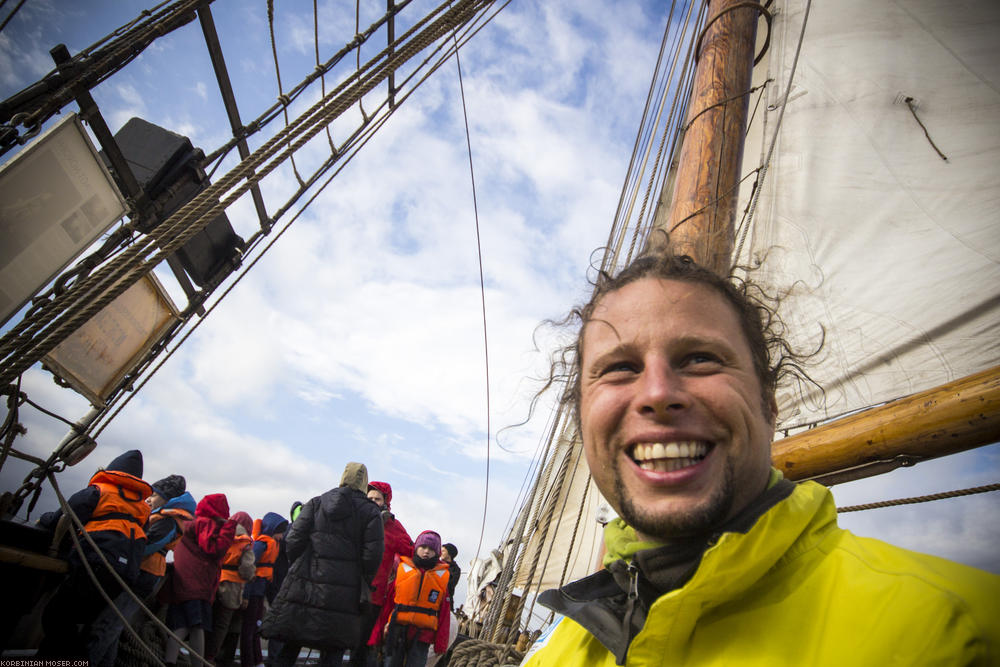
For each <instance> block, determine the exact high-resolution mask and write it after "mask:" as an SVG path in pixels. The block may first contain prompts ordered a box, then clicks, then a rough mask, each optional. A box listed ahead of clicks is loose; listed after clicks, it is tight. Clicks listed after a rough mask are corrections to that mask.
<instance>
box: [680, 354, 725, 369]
mask: <svg viewBox="0 0 1000 667" xmlns="http://www.w3.org/2000/svg"><path fill="white" fill-rule="evenodd" d="M685 361H686V363H687V364H688V365H692V366H700V365H702V364H718V363H719V357H717V356H716V355H714V354H712V353H710V352H694V353H692V354H689V355H688V356H687V358H686V360H685Z"/></svg>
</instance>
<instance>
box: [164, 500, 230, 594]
mask: <svg viewBox="0 0 1000 667" xmlns="http://www.w3.org/2000/svg"><path fill="white" fill-rule="evenodd" d="M228 517H229V502H228V501H227V500H226V496H225V495H224V494H221V493H212V494H209V495H207V496H205V497H204V498H202V499H201V500H200V501H199V502H198V507H197V508H196V509H195V512H194V521H190V522H188V524H187V526H185V528H184V535H183V536H182V537H181V541H180V542H178V543H177V546H176V547H174V575H173V577H172V578H171V595H170V601H171V602H175V603H176V602H185V601H187V600H204V601H206V602H212V601H213V600H214V599H215V590H216V588H218V586H219V573H220V572H221V570H222V558H223V557H224V556H225V555H226V551H227V550H228V549H229V545H230V544H232V543H233V538H234V537H235V535H236V521H234V520H232V519H229V518H228Z"/></svg>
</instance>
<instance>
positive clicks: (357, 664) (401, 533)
mask: <svg viewBox="0 0 1000 667" xmlns="http://www.w3.org/2000/svg"><path fill="white" fill-rule="evenodd" d="M368 499H369V500H371V501H372V502H373V503H375V504H376V505H378V506H379V508H380V509H381V511H382V527H383V529H384V531H385V540H384V542H385V547H384V549H383V552H382V562H381V563H380V564H379V566H378V572H376V573H375V579H374V580H373V581H372V586H371V587H372V599H371V602H370V603H368V604H366V605H364V614H363V616H362V622H361V641H360V642H359V645H358V646H356V647H355V648H354V649H353V650H352V651H351V665H353V666H354V667H364V666H365V665H366V664H367V659H368V650H369V646H368V638H369V637H370V636H371V633H372V630H373V629H374V628H375V621H376V620H377V619H378V617H379V614H381V612H382V607H383V605H385V592H386V589H387V588H388V587H389V575H390V573H394V572H395V571H396V565H397V564H398V563H399V559H400V558H401V557H403V556H410V555H412V554H413V540H412V539H410V534H409V533H407V532H406V528H404V527H403V524H402V523H400V522H399V521H398V520H397V519H396V517H395V515H393V513H392V511H391V506H392V487H391V486H389V483H388V482H368ZM376 648H377V647H376Z"/></svg>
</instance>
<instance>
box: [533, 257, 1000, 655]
mask: <svg viewBox="0 0 1000 667" xmlns="http://www.w3.org/2000/svg"><path fill="white" fill-rule="evenodd" d="M751 293H754V292H753V290H752V288H751V287H750V286H749V285H748V284H746V283H742V282H738V281H730V280H726V279H721V278H719V277H717V276H715V275H714V274H712V273H711V272H709V271H707V270H705V269H702V268H700V267H698V266H697V265H696V264H694V263H693V262H692V261H691V260H690V259H688V258H686V257H672V256H650V257H644V258H640V259H638V260H636V261H635V262H634V263H633V264H632V265H630V266H629V267H627V268H625V269H624V270H623V271H622V272H621V273H620V274H619V275H618V276H616V277H614V278H612V277H609V276H602V278H601V279H600V280H599V281H598V284H597V289H596V290H595V293H594V296H593V298H592V299H591V301H590V303H589V304H587V305H586V306H584V307H583V308H581V309H579V310H578V311H576V314H577V315H578V316H579V319H580V322H581V326H580V331H579V334H578V337H577V341H576V343H575V350H574V351H575V353H576V354H575V358H576V363H577V368H576V373H575V385H574V386H573V387H572V397H573V405H574V408H575V411H576V418H577V424H578V427H579V431H580V434H581V436H582V438H583V445H584V451H585V453H586V456H587V462H588V464H589V466H590V471H591V475H592V476H593V478H594V482H595V483H596V484H597V486H598V488H599V489H600V491H601V493H602V494H603V495H604V496H605V498H606V499H607V500H608V502H609V503H610V504H611V505H612V507H614V508H615V510H616V511H617V512H618V514H619V516H620V518H619V519H616V520H614V521H612V522H610V523H609V524H608V526H607V528H606V530H605V543H606V545H607V556H606V557H605V560H604V565H605V568H604V569H603V570H602V571H600V572H598V573H597V574H594V575H592V576H590V577H587V578H585V579H582V580H580V581H577V582H574V583H571V584H569V585H567V586H565V587H563V588H561V589H559V590H551V591H546V592H545V593H543V594H542V595H541V596H540V597H539V601H540V602H541V603H542V604H544V605H546V606H547V607H549V608H551V609H553V610H554V611H556V612H558V613H560V614H563V615H564V618H563V619H562V620H561V621H560V622H558V623H557V624H555V625H554V626H553V627H552V628H551V629H550V630H549V631H548V632H547V633H546V634H545V635H543V636H542V637H541V638H540V639H539V640H538V641H537V642H536V644H535V646H534V647H533V648H532V650H531V651H530V652H529V654H528V656H527V657H526V659H525V662H524V663H523V664H526V665H530V666H532V667H541V666H543V665H558V666H559V667H565V666H566V665H608V666H610V665H615V664H619V665H684V664H690V665H705V664H755V665H845V664H852V665H888V664H898V665H924V664H948V665H952V664H961V665H971V664H976V665H978V664H983V665H986V664H989V665H993V664H1000V623H998V622H997V619H998V618H1000V577H996V576H994V575H991V574H988V573H986V572H982V571H979V570H976V569H973V568H969V567H966V566H963V565H959V564H956V563H951V562H949V561H946V560H943V559H940V558H935V557H932V556H926V555H923V554H918V553H914V552H910V551H906V550H903V549H899V548H897V547H893V546H891V545H888V544H885V543H884V542H880V541H878V540H873V539H868V538H859V537H855V536H854V535H852V534H851V533H849V532H848V531H846V530H842V529H840V528H839V527H838V526H837V523H836V508H835V506H834V503H833V497H832V496H831V495H830V493H829V491H828V490H827V489H826V488H824V487H822V486H820V485H818V484H816V483H812V482H807V483H804V484H800V485H795V484H792V483H791V482H789V481H787V480H785V479H783V478H782V476H781V473H780V472H778V471H777V470H775V469H773V468H772V467H771V454H770V450H771V439H772V437H773V435H774V424H775V420H776V416H777V415H776V407H775V400H774V392H775V387H776V385H777V382H778V379H779V378H780V377H781V376H782V374H783V372H784V371H785V369H786V367H788V366H795V365H797V364H798V362H800V361H801V360H800V359H798V358H796V357H795V356H794V355H792V354H790V353H789V351H788V347H787V345H785V344H784V341H783V340H782V338H781V336H780V331H778V330H777V329H776V328H775V327H776V326H779V325H780V323H779V322H778V320H777V319H775V318H774V317H773V313H771V312H770V311H769V310H768V309H767V307H766V305H765V304H763V303H762V302H759V301H757V300H754V299H753V298H751V297H750V296H749V294H751Z"/></svg>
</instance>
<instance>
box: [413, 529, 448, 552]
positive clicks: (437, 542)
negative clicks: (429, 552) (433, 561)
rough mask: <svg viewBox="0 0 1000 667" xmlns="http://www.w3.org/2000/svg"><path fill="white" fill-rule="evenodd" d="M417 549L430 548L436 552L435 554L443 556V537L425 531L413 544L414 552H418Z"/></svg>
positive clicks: (430, 531)
mask: <svg viewBox="0 0 1000 667" xmlns="http://www.w3.org/2000/svg"><path fill="white" fill-rule="evenodd" d="M417 547H430V548H431V549H433V550H434V553H436V554H438V555H439V556H440V555H441V536H440V535H438V534H437V533H435V532H434V531H433V530H425V531H424V532H422V533H420V534H419V535H417V539H416V540H415V541H414V542H413V551H414V552H416V550H417Z"/></svg>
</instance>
